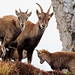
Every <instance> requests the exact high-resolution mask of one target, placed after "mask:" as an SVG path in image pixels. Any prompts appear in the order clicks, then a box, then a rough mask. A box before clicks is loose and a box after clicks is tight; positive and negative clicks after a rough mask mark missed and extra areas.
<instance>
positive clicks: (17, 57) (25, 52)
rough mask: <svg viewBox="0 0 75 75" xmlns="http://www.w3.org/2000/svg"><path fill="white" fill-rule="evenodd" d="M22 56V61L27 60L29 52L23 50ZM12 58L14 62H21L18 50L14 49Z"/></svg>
mask: <svg viewBox="0 0 75 75" xmlns="http://www.w3.org/2000/svg"><path fill="white" fill-rule="evenodd" d="M22 56H23V58H22V59H25V58H26V57H27V51H26V50H23V52H22ZM10 58H12V59H14V60H19V56H18V51H17V49H14V50H12V51H11V54H10Z"/></svg>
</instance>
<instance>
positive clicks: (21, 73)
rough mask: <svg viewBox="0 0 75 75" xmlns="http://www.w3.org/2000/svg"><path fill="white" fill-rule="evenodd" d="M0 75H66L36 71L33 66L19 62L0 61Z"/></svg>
mask: <svg viewBox="0 0 75 75" xmlns="http://www.w3.org/2000/svg"><path fill="white" fill-rule="evenodd" d="M0 75H67V74H64V73H62V72H56V71H48V72H45V71H43V70H40V69H37V68H35V67H34V66H32V65H30V64H26V63H21V62H16V61H15V62H12V61H8V62H6V61H0Z"/></svg>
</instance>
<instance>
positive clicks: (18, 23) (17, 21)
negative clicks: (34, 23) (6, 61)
mask: <svg viewBox="0 0 75 75" xmlns="http://www.w3.org/2000/svg"><path fill="white" fill-rule="evenodd" d="M27 12H28V10H27V11H26V12H21V10H20V13H19V12H18V11H17V10H15V13H16V15H17V17H18V18H17V17H15V16H13V15H7V16H4V17H3V18H0V39H1V40H2V47H3V49H2V52H3V55H2V56H4V55H5V54H6V49H5V48H8V45H9V43H10V42H12V41H14V40H15V39H16V38H17V37H18V36H19V34H20V33H21V32H22V31H23V29H24V28H25V24H26V21H27V19H28V17H29V16H30V15H31V13H32V12H30V13H29V14H27Z"/></svg>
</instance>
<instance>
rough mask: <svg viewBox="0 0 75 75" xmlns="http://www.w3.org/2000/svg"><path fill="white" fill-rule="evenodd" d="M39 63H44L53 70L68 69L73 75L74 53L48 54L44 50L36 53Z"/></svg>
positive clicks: (74, 72) (74, 67)
mask: <svg viewBox="0 0 75 75" xmlns="http://www.w3.org/2000/svg"><path fill="white" fill-rule="evenodd" d="M37 54H38V57H39V58H40V63H41V64H42V63H43V62H44V61H46V62H47V63H48V64H49V65H50V66H51V68H52V69H53V70H62V69H68V70H69V71H70V72H72V73H73V74H75V53H74V52H55V53H50V52H48V51H46V50H39V51H37Z"/></svg>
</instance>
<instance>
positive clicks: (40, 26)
mask: <svg viewBox="0 0 75 75" xmlns="http://www.w3.org/2000/svg"><path fill="white" fill-rule="evenodd" d="M36 4H37V5H38V6H39V7H40V9H41V13H40V12H39V11H38V10H36V14H37V16H38V22H37V23H36V24H34V23H32V22H30V21H27V23H26V27H25V29H24V30H23V31H22V33H21V34H20V35H19V36H18V38H17V39H16V40H15V41H14V42H13V43H11V44H10V47H16V46H17V50H18V54H19V61H20V60H21V59H22V51H23V49H24V50H27V59H28V63H31V59H32V53H33V51H34V49H35V47H36V46H37V45H38V43H39V41H40V39H41V37H42V35H43V33H44V31H45V29H46V27H47V26H48V21H49V20H50V18H51V17H52V15H53V12H52V13H51V14H49V11H50V8H51V6H50V7H49V9H48V11H47V13H44V12H43V9H42V7H41V6H40V5H39V4H38V3H36Z"/></svg>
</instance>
